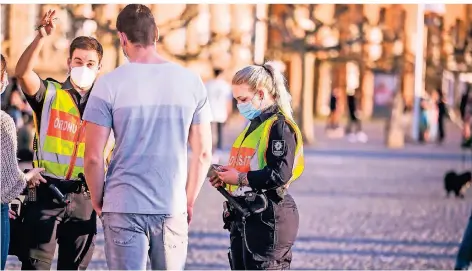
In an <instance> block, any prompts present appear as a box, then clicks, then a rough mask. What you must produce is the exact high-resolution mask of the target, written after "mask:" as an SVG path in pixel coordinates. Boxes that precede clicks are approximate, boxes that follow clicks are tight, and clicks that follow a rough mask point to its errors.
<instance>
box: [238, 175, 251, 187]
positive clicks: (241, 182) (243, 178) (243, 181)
mask: <svg viewBox="0 0 472 271" xmlns="http://www.w3.org/2000/svg"><path fill="white" fill-rule="evenodd" d="M248 185H249V181H248V179H247V173H245V172H240V173H239V174H238V186H248Z"/></svg>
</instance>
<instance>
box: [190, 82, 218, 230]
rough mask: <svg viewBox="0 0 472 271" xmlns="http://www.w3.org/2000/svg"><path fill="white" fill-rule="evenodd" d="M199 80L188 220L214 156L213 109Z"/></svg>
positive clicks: (193, 128) (193, 133) (193, 123)
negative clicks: (212, 150)
mask: <svg viewBox="0 0 472 271" xmlns="http://www.w3.org/2000/svg"><path fill="white" fill-rule="evenodd" d="M199 81H200V82H199V84H200V86H199V92H200V96H201V98H200V99H199V102H198V106H197V109H196V111H195V113H194V115H193V120H192V124H191V126H190V133H189V139H188V141H189V145H190V148H191V150H192V153H191V156H190V165H189V166H190V167H189V171H188V175H187V185H186V187H185V190H186V193H187V212H188V222H190V220H191V219H192V210H193V206H194V204H195V201H196V199H197V196H198V194H199V193H200V189H201V187H202V185H203V182H204V181H205V177H206V174H207V171H208V168H209V167H210V164H211V157H212V155H211V148H212V144H213V143H212V133H211V121H212V115H211V109H210V105H209V103H208V97H207V94H206V90H205V87H204V86H203V83H202V82H201V79H199Z"/></svg>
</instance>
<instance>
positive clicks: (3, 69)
mask: <svg viewBox="0 0 472 271" xmlns="http://www.w3.org/2000/svg"><path fill="white" fill-rule="evenodd" d="M1 56H2V70H1V72H2V74H3V73H4V72H5V70H6V68H7V61H6V60H5V57H4V56H3V54H1Z"/></svg>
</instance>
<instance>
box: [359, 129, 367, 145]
mask: <svg viewBox="0 0 472 271" xmlns="http://www.w3.org/2000/svg"><path fill="white" fill-rule="evenodd" d="M357 140H358V141H359V142H362V143H366V142H367V140H368V137H367V135H366V134H365V133H364V132H359V133H357Z"/></svg>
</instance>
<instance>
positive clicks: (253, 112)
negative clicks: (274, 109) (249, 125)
mask: <svg viewBox="0 0 472 271" xmlns="http://www.w3.org/2000/svg"><path fill="white" fill-rule="evenodd" d="M254 97H256V96H255V95H254ZM253 99H254V98H253ZM261 105H262V101H261ZM237 107H238V110H239V113H241V115H243V116H244V117H245V118H246V119H248V120H253V119H254V118H257V117H259V115H260V114H261V113H262V110H261V109H258V108H254V106H253V105H252V100H251V101H249V102H245V103H241V104H237ZM259 108H260V106H259Z"/></svg>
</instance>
